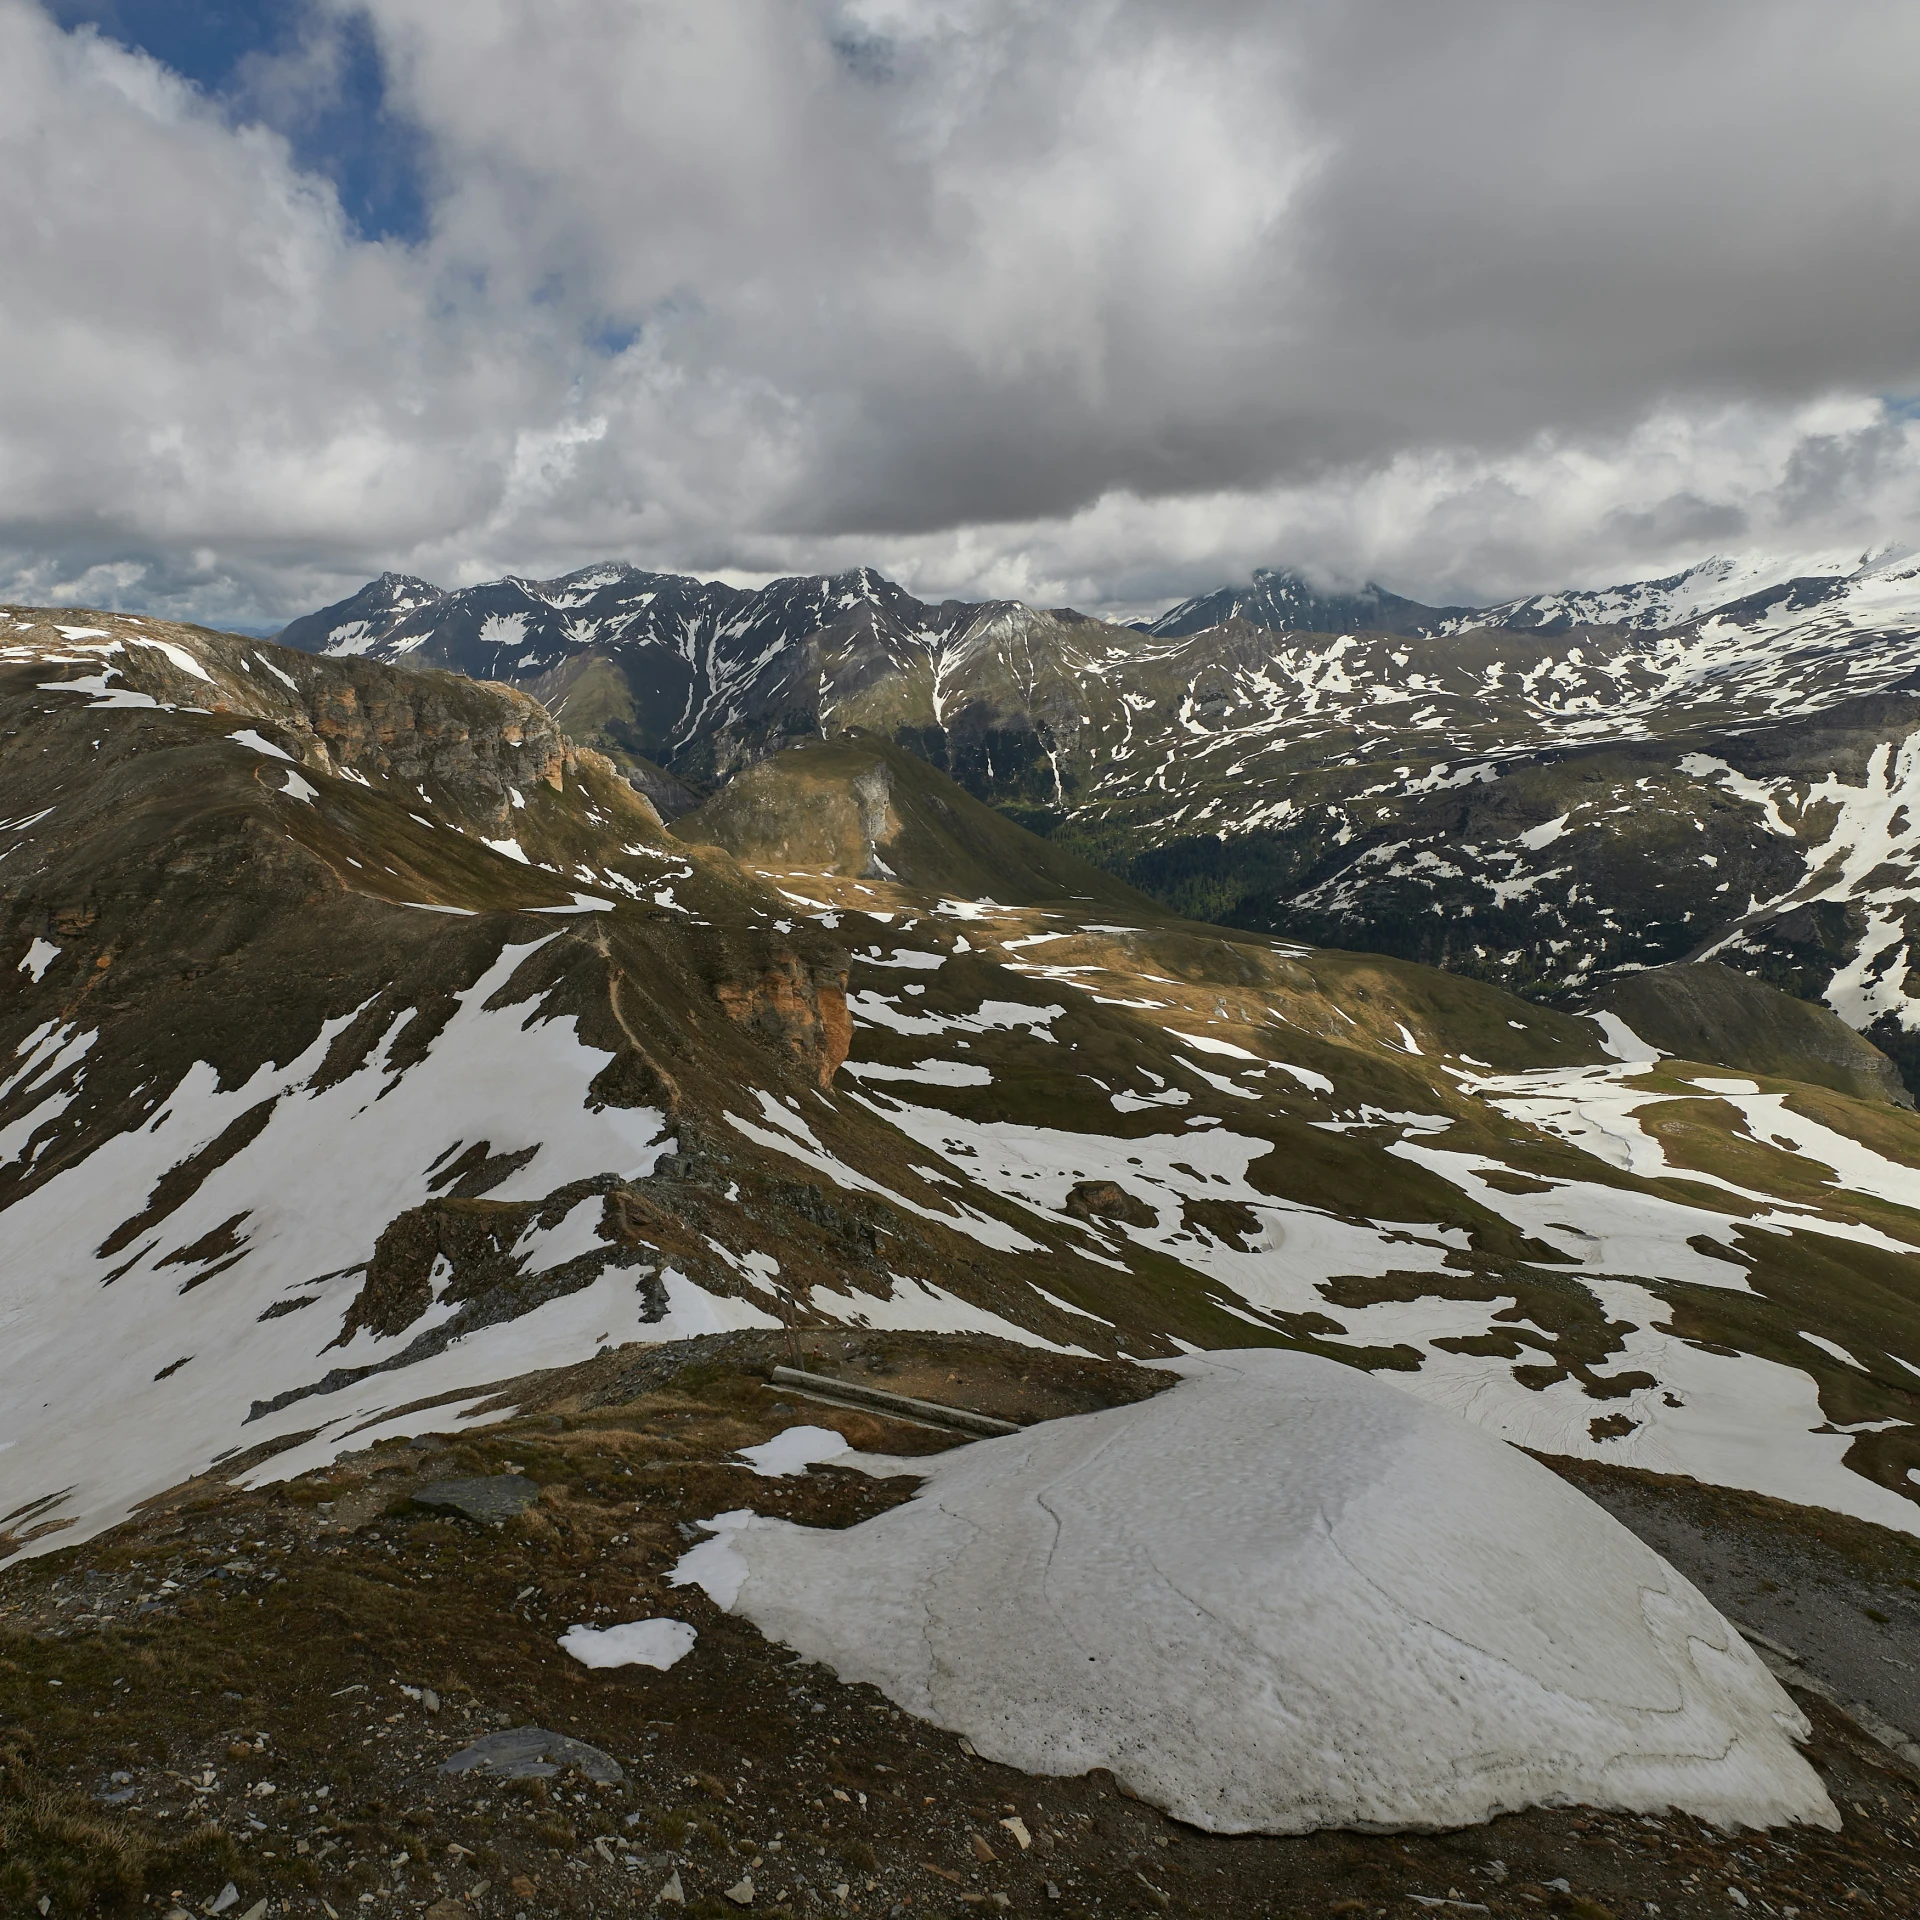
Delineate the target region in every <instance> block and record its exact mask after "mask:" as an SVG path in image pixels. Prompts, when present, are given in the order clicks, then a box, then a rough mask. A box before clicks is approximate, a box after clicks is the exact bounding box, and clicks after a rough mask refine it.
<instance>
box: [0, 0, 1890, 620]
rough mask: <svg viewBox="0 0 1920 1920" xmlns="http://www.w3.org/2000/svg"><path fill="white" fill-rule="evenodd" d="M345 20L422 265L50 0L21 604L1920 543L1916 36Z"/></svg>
mask: <svg viewBox="0 0 1920 1920" xmlns="http://www.w3.org/2000/svg"><path fill="white" fill-rule="evenodd" d="M345 11H346V6H345V0H314V29H315V30H314V33H313V35H312V37H311V43H310V46H309V48H308V50H307V52H306V53H305V54H304V55H301V54H295V55H290V56H288V57H286V58H284V59H282V60H280V61H278V62H277V63H273V64H272V65H271V66H270V67H262V68H261V69H259V70H258V71H257V72H256V73H255V75H254V86H253V95H252V98H253V101H254V104H255V106H256V107H257V109H258V110H259V111H260V112H261V113H263V114H264V115H265V116H266V117H267V118H269V119H272V120H273V121H274V122H275V123H276V124H278V125H281V126H286V125H289V124H291V123H292V121H293V119H294V118H295V117H297V116H298V114H299V113H300V111H301V102H302V98H303V89H306V90H309V91H310V92H311V93H312V95H313V96H314V97H318V96H319V95H320V94H321V93H322V92H324V91H325V90H326V89H328V88H330V87H331V86H333V85H334V74H333V72H332V69H331V68H330V66H329V63H328V46H329V42H328V36H327V33H326V28H327V25H328V23H329V21H330V20H337V19H338V18H340V17H342V15H343V13H344V12H345ZM354 11H356V12H360V13H363V14H364V15H365V17H366V18H367V19H368V20H369V21H370V23H371V25H372V28H373V30H374V32H375V34H376V36H377V38H378V41H379V44H380V45H381V47H382V49H383V52H384V54H385V57H386V60H387V63H388V70H389V77H390V90H391V96H392V97H391V106H392V108H393V110H395V111H397V112H399V113H402V114H404V115H406V116H407V117H409V118H410V119H411V121H412V122H413V123H414V125H415V126H416V127H417V128H418V130H419V133H420V136H421V141H422V150H423V152H424V153H425V155H426V156H427V163H428V168H429V173H428V191H429V205H430V221H429V229H428V232H427V234H426V236H425V237H424V238H423V239H422V240H421V241H420V242H419V243H418V244H417V245H413V246H402V245H398V244H394V243H385V244H372V243H369V242H367V241H365V240H364V239H361V238H359V237H358V236H356V235H355V233H354V232H353V231H352V230H351V228H350V227H349V225H348V224H347V223H346V222H345V221H344V220H343V218H342V216H341V214H340V210H339V206H338V203H337V200H336V199H335V197H334V195H333V192H332V189H331V187H330V185H329V184H328V183H327V182H326V181H325V180H324V179H321V178H319V177H316V176H314V175H311V174H303V173H302V172H301V171H300V170H299V169H298V168H297V167H296V165H295V164H294V162H293V160H292V158H291V156H290V150H289V149H288V147H287V146H286V144H285V142H284V141H283V140H282V139H281V138H280V137H279V136H278V135H277V134H276V133H274V132H272V131H271V130H270V129H269V127H268V126H267V125H265V124H247V123H245V121H244V117H243V116H240V115H236V113H235V112H234V111H233V110H231V109H230V108H229V109H226V110H220V109H216V107H215V106H213V105H211V104H209V103H208V102H206V101H204V100H202V99H201V98H200V97H199V96H197V95H196V94H194V93H193V92H192V91H191V90H190V89H187V88H185V87H184V86H183V85H181V84H180V83H179V82H177V81H175V80H173V79H172V78H171V77H170V76H168V75H167V74H166V73H165V72H164V71H163V70H161V69H158V68H157V67H155V66H154V65H153V64H152V63H151V62H149V61H146V60H145V59H143V58H141V57H139V56H136V55H132V54H129V53H127V52H125V51H124V50H121V49H117V48H115V47H113V46H111V45H110V44H108V43H105V42H102V41H100V40H98V39H96V38H94V37H92V36H89V35H85V34H81V35H72V34H64V33H62V32H60V31H59V30H58V29H57V28H56V27H55V26H54V25H53V24H52V22H51V21H50V20H49V19H48V18H47V16H46V15H45V13H44V12H43V11H42V10H41V8H40V7H39V6H38V5H37V4H35V3H34V0H0V261H4V266H5V271H4V273H0V572H11V574H12V575H13V580H14V584H13V587H12V589H11V591H12V592H13V593H14V594H15V595H17V596H20V597H28V596H31V597H52V596H55V595H58V596H60V597H66V598H73V599H96V600H102V599H105V600H112V599H116V598H119V599H125V600H129V601H145V602H147V603H149V604H161V605H165V606H168V607H171V608H173V609H175V610H188V611H200V612H202V613H204V614H206V615H207V616H209V617H216V618H217V617H232V618H241V617H249V616H251V617H255V618H260V617H270V616H271V615H273V614H276V613H278V612H281V611H292V610H296V609H298V608H299V607H301V606H303V605H306V604H310V603H312V602H313V601H314V600H315V599H317V598H321V597H327V596H329V595H330V594H331V593H333V592H334V591H336V590H337V589H338V588H339V587H341V586H342V585H350V584H353V583H354V582H355V581H357V579H358V578H360V577H363V576H364V575H365V574H366V573H367V572H370V571H374V570H377V569H379V568H381V567H385V566H396V567H404V568H407V569H409V570H414V571H419V572H423V573H427V574H429V575H432V576H434V577H437V578H441V579H445V580H449V581H455V580H460V579H471V578H478V577H484V576H485V575H487V574H489V573H493V572H497V571H502V570H506V569H513V570H517V571H524V572H546V571H555V570H559V569H562V568H564V567H566V566H569V565H573V564H577V563H579V562H582V561H585V560H587V559H591V558H597V557H601V556H604V555H617V556H621V557H628V558H634V559H638V560H642V561H646V562H650V563H654V564H662V565H673V566H683V567H688V568H692V569H697V570H716V571H718V570H729V571H732V572H735V573H738V574H743V575H752V574H763V573H769V572H774V571H780V570H787V569H795V568H811V567H816V566H833V565H841V564H848V563H851V562H852V561H854V560H868V561H872V562H873V563H875V564H879V565H882V566H886V567H889V568H891V569H892V570H894V571H896V572H897V573H899V574H900V575H901V576H902V577H903V578H906V579H907V580H908V581H909V582H910V583H912V584H915V585H916V586H918V587H919V588H920V589H921V590H922V591H931V592H948V591H951V592H968V593H982V592H1014V593H1019V594H1022V595H1024V596H1027V597H1032V598H1037V599H1042V600H1048V601H1059V600H1066V599H1071V600H1074V601H1077V602H1079V603H1081V604H1087V605H1095V606H1098V605H1103V604H1118V605H1128V604H1132V605H1139V604H1146V603H1151V602H1153V601H1155V600H1157V599H1160V598H1163V597H1170V596H1172V595H1174V594H1177V593H1179V592H1182V591H1185V590H1187V589H1189V588H1191V587H1194V586H1199V585H1206V584H1213V583H1214V582H1216V581H1217V580H1218V579H1219V578H1222V577H1226V576H1231V575H1233V574H1236V573H1239V572H1241V571H1244V569H1245V568H1247V567H1248V566H1251V565H1253V564H1256V563H1259V562H1263V561H1269V560H1275V559H1292V560H1296V561H1305V562H1307V563H1310V564H1313V565H1316V566H1318V567H1320V568H1321V569H1322V570H1324V571H1326V572H1327V573H1329V574H1331V575H1336V576H1337V575H1343V574H1344V575H1355V574H1361V573H1375V574H1379V575H1381V576H1382V577H1384V578H1386V579H1388V580H1389V582H1390V583H1391V584H1394V585H1396V586H1399V587H1401V588H1402V589H1403V590H1409V591H1415V592H1424V593H1429V594H1432V595H1434V596H1435V597H1440V596H1460V595H1470V594H1473V593H1475V592H1484V593H1488V594H1492V593H1498V592H1503V591H1508V590H1518V589H1521V588H1527V587H1532V586H1536V585H1542V584H1549V583H1555V582H1559V581H1562V580H1568V579H1584V580H1593V579H1607V578H1615V577H1621V576H1623V575H1626V574H1631V573H1634V572H1639V571H1645V570H1652V569H1658V568H1661V567H1664V566H1667V565H1671V564H1673V563H1675V562H1676V561H1679V560H1682V559H1685V558H1689V557H1692V556H1694V555H1696V554H1697V553H1699V552H1701V551H1704V550H1707V549H1709V548H1712V547H1726V546H1744V545H1765V546H1770V547H1780V546H1787V547H1791V548H1794V549H1799V548H1809V549H1811V548H1818V547H1830V546H1833V545H1860V546H1866V545H1873V544H1879V543H1881V542H1884V541H1887V540H1893V539H1910V538H1916V537H1920V534H1916V532H1915V529H1916V528H1917V527H1920V497H1917V496H1920V436H1916V430H1915V428H1914V425H1913V423H1912V422H1911V420H1910V419H1909V418H1908V417H1907V416H1906V414H1905V413H1903V412H1902V411H1901V410H1900V409H1899V408H1897V407H1896V408H1889V407H1888V406H1887V405H1885V404H1883V401H1882V398H1881V396H1885V395H1889V394H1892V395H1902V394H1912V393H1914V392H1915V391H1920V334H1916V332H1915V330H1914V328H1913V326H1912V315H1913V313H1914V312H1915V311H1916V310H1920V302H1917V300H1916V296H1920V245H1917V244H1916V241H1920V116H1915V115H1914V114H1913V113H1912V111H1911V104H1910V98H1909V97H1908V94H1907V90H1906V85H1905V77H1906V76H1908V75H1910V74H1911V73H1912V71H1914V70H1915V67H1916V64H1917V63H1920V13H1916V12H1915V11H1914V10H1913V9H1912V8H1911V7H1909V6H1905V5H1902V4H1897V3H1887V4H1882V3H1880V0H1875V3H1874V4H1849V0H1830V4H1828V5H1826V6H1824V7H1821V8H1818V9H1814V8H1809V7H1807V6H1805V5H1804V3H1803V0H1694V3H1693V4H1690V5H1688V6H1686V7H1683V8H1676V7H1673V6H1671V5H1655V4H1651V3H1648V0H1612V4H1609V5H1608V6H1606V7H1604V8H1598V7H1591V6H1588V5H1585V4H1574V3H1572V0H1568V3H1567V4H1554V0H1524V3H1523V0H1455V3H1454V4H1450V5H1449V6H1447V7H1444V8H1422V7H1408V6H1405V5H1404V4H1401V3H1400V0H1295V4H1273V3H1272V0H1269V3H1268V4H1254V3H1253V0H1247V3H1246V4H1240V3H1239V0H1213V3H1212V4H1208V3H1206V0H1180V3H1179V4H1174V3H1173V0H1090V3H1089V4H1087V5H1083V6H1079V7H1072V8H1062V7H1057V6H1048V5H1043V4H1039V3H1038V0H698V3H697V4H696V3H695V0H672V3H671V4H668V3H666V0H540V3H539V4H535V0H463V4H462V5H461V6H459V7H457V8H450V7H447V6H446V5H444V4H443V0H366V4H365V5H364V6H363V7H356V8H355V9H354Z"/></svg>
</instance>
